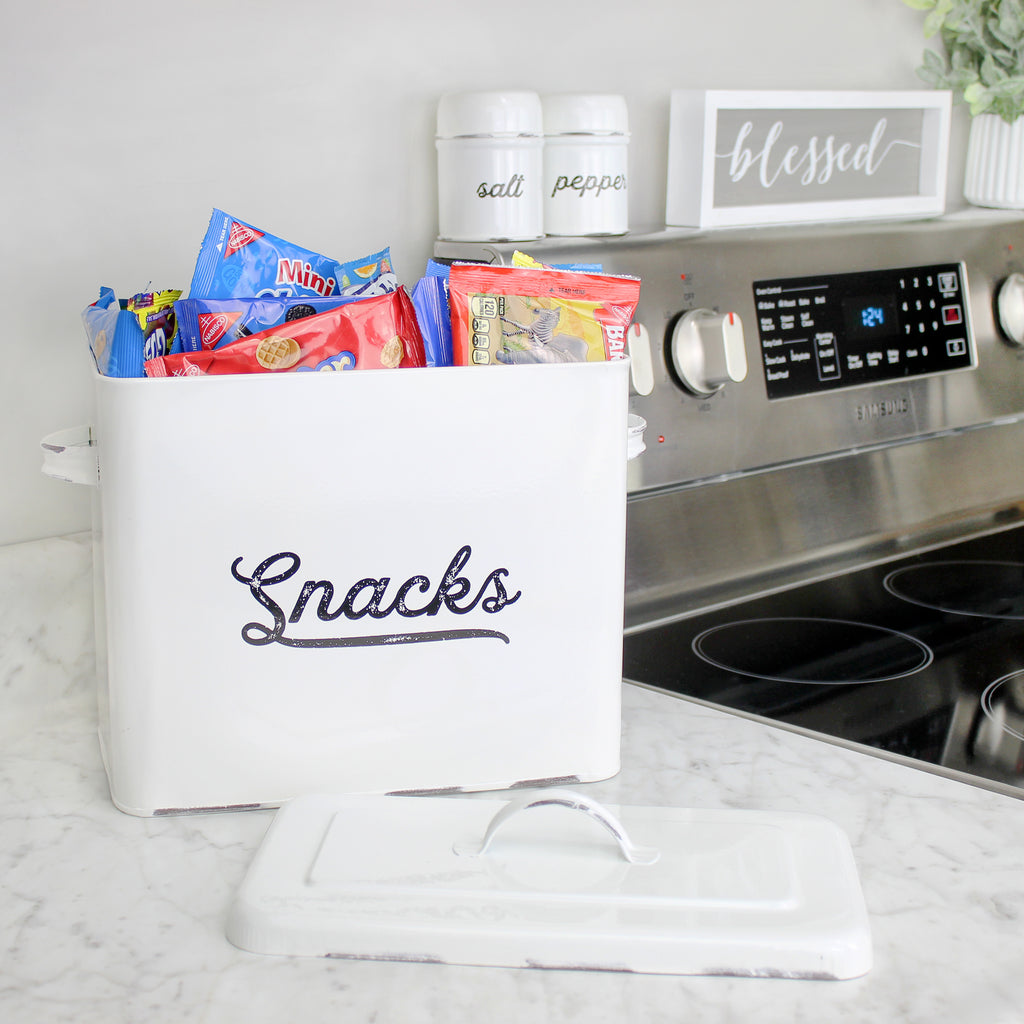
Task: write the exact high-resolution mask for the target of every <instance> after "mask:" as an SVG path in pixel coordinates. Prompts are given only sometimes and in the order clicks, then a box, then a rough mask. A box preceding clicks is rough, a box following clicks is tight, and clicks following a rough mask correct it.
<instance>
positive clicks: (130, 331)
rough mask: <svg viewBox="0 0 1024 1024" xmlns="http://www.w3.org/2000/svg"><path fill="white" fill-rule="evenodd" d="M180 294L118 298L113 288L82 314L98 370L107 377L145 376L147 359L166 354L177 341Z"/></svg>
mask: <svg viewBox="0 0 1024 1024" xmlns="http://www.w3.org/2000/svg"><path fill="white" fill-rule="evenodd" d="M180 294H181V292H180V291H163V292H141V293H140V294H138V295H133V296H132V297H131V298H130V299H118V298H117V296H116V295H115V294H114V290H113V289H112V288H106V287H104V288H101V289H100V297H99V298H98V299H97V300H96V301H95V302H93V303H91V304H90V305H88V306H86V308H85V309H84V310H83V311H82V323H83V324H84V325H85V333H86V335H87V336H88V338H89V348H90V349H91V351H92V355H93V359H95V361H96V369H97V370H99V372H100V373H102V374H103V375H104V376H105V377H142V376H145V371H144V369H143V364H144V363H145V361H146V359H150V358H154V357H156V356H162V355H166V354H167V353H168V352H170V351H171V350H172V344H173V341H174V338H175V318H174V300H175V299H176V298H177V297H178V296H179V295H180Z"/></svg>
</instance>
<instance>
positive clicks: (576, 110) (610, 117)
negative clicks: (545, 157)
mask: <svg viewBox="0 0 1024 1024" xmlns="http://www.w3.org/2000/svg"><path fill="white" fill-rule="evenodd" d="M542 109H543V112H544V131H545V133H546V134H547V135H560V134H564V133H567V134H571V133H573V132H595V133H601V134H605V133H607V134H624V133H628V131H629V112H628V110H627V108H626V99H625V97H624V96H613V95H608V94H598V93H555V94H553V95H551V96H545V97H544V100H543V106H542Z"/></svg>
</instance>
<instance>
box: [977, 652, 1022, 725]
mask: <svg viewBox="0 0 1024 1024" xmlns="http://www.w3.org/2000/svg"><path fill="white" fill-rule="evenodd" d="M1018 676H1024V670H1020V669H1018V670H1017V671H1016V672H1008V673H1007V674H1006V675H1005V676H1002V677H1000V678H999V679H996V680H995V681H994V682H991V683H989V684H988V686H986V687H985V689H984V691H983V692H982V695H981V710H982V711H983V712H984V713H985V715H986V717H987V718H988V719H989V721H991V722H992V723H993V724H994V725H996V726H997V727H998V728H999V729H1001V730H1002V731H1003V732H1005V733H1007V734H1009V735H1010V736H1013V737H1014V738H1015V739H1018V740H1021V741H1022V742H1024V733H1022V732H1020V730H1018V729H1014V728H1013V726H1011V725H1007V724H1006V713H1005V709H1003V708H1002V707H1001V706H1000V707H997V706H996V705H995V703H994V698H995V696H996V694H997V693H998V692H999V690H1000V689H1001V688H1002V687H1003V686H1005V685H1006V684H1007V683H1009V682H1010V681H1011V680H1013V679H1015V678H1017V677H1018Z"/></svg>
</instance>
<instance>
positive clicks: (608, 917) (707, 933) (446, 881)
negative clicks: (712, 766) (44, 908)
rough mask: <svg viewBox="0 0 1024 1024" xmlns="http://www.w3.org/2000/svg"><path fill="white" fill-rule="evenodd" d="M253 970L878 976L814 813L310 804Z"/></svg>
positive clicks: (260, 886) (236, 913) (847, 864)
mask: <svg viewBox="0 0 1024 1024" xmlns="http://www.w3.org/2000/svg"><path fill="white" fill-rule="evenodd" d="M227 937H228V939H230V941H231V942H233V943H234V944H235V945H236V946H239V947H240V948H242V949H246V950H249V951H250V952H253V953H264V954H278V955H290V956H333V957H354V958H358V959H367V958H369V959H382V960H388V961H395V960H411V961H415V962H420V963H453V964H484V965H489V966H501V967H572V968H574V969H597V970H620V971H640V972H645V973H655V974H716V975H718V974H735V975H746V976H756V977H788V978H815V979H819V980H827V979H839V978H852V977H857V976H858V975H861V974H864V973H866V972H867V971H868V970H869V969H870V967H871V959H872V953H871V933H870V929H869V923H868V917H867V911H866V908H865V905H864V900H863V896H862V894H861V889H860V881H859V878H858V875H857V868H856V864H855V862H854V859H853V853H852V851H851V849H850V846H849V841H848V839H847V838H846V834H845V833H844V832H843V831H842V830H841V829H840V828H839V827H838V826H837V825H835V824H834V823H833V822H831V821H829V820H827V819H825V818H821V817H817V816H815V815H809V814H795V813H774V812H766V811H742V810H732V809H709V810H687V809H683V808H672V807H632V806H622V807H606V806H602V805H601V804H598V803H597V802H596V801H595V800H593V799H591V798H589V797H587V796H584V795H582V794H580V793H579V792H574V791H567V790H559V789H538V790H533V791H531V792H528V793H525V794H521V795H519V796H517V797H516V798H514V799H511V800H489V799H479V800H478V799H474V798H472V797H467V796H455V797H408V796H406V797H402V796H332V795H322V796H309V797H300V798H297V799H295V800H293V801H291V802H290V803H288V804H286V805H285V806H284V807H282V809H281V810H280V811H279V812H278V814H277V817H276V818H275V820H274V822H273V823H272V825H271V827H270V829H269V831H268V832H267V835H266V837H265V839H264V840H263V844H262V845H261V847H260V849H259V850H258V851H257V853H256V856H255V858H254V860H253V862H252V864H251V866H250V868H249V871H248V874H247V875H246V878H245V880H244V881H243V883H242V885H241V887H240V889H239V891H238V893H237V896H236V898H235V900H234V902H233V904H232V907H231V910H230V913H229V917H228V922H227Z"/></svg>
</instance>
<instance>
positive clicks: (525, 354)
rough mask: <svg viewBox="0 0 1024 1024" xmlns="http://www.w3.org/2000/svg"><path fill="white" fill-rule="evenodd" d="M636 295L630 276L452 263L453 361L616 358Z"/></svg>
mask: <svg viewBox="0 0 1024 1024" xmlns="http://www.w3.org/2000/svg"><path fill="white" fill-rule="evenodd" d="M639 299H640V281H639V279H637V278H633V277H614V276H611V275H606V274H584V273H576V272H573V271H563V270H551V269H537V268H520V267H492V266H483V265H480V264H467V263H457V264H455V265H453V266H452V269H451V273H450V275H449V301H450V304H451V311H452V350H453V357H454V363H455V365H457V366H490V365H494V364H501V363H505V364H512V363H572V362H600V361H603V360H607V359H622V358H624V357H625V356H626V331H627V329H628V328H629V324H630V321H631V320H632V319H633V313H634V311H635V310H636V305H637V302H638V301H639Z"/></svg>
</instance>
